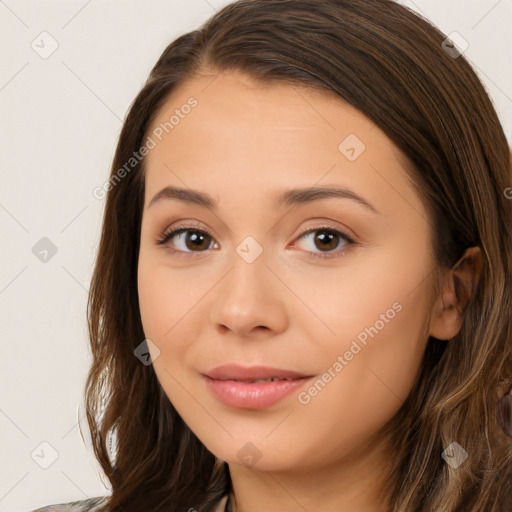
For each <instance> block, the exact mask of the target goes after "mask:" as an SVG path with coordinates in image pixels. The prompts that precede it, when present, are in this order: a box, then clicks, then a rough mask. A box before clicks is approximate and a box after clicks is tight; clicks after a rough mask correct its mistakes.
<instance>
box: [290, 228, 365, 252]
mask: <svg viewBox="0 0 512 512" xmlns="http://www.w3.org/2000/svg"><path fill="white" fill-rule="evenodd" d="M315 233H316V235H315ZM312 235H314V236H312ZM302 239H304V240H307V241H308V242H309V243H308V244H306V245H309V248H308V249H306V251H307V252H309V253H310V254H311V256H312V257H313V258H336V257H340V256H341V254H340V253H344V252H345V251H346V248H347V246H349V245H352V244H354V243H355V241H354V239H353V238H351V237H350V236H348V235H346V234H345V233H342V232H341V231H338V230H337V229H333V228H330V227H327V226H325V227H318V228H314V229H310V230H308V231H306V232H305V233H303V234H302V235H300V237H299V240H302ZM343 241H344V242H345V243H343ZM315 248H318V249H320V251H321V252H320V253H315V252H314V249H315ZM325 251H327V252H325Z"/></svg>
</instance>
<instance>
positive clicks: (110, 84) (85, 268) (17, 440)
mask: <svg viewBox="0 0 512 512" xmlns="http://www.w3.org/2000/svg"><path fill="white" fill-rule="evenodd" d="M228 3H230V2H229V1H220V0H218V1H217V0H167V1H160V0H158V1H157V0H151V1H142V0H124V1H123V2H119V1H117V2H115V1H112V0H80V1H70V0H66V1H64V0H61V1H57V0H55V1H48V0H47V1H41V0H32V1H20V0H0V42H1V50H0V51H1V59H0V159H1V165H0V168H1V178H2V179H1V183H2V185H1V188H0V229H1V240H2V242H1V244H2V245H1V251H0V339H1V344H2V345H1V348H2V357H1V359H0V378H1V387H0V389H1V391H0V393H1V394H0V433H1V436H0V457H1V461H0V512H29V511H30V510H32V509H35V508H37V507H41V506H43V505H47V504H50V503H62V502H67V501H73V500H79V499H86V498H88V497H93V496H100V495H106V494H109V487H108V481H107V479H106V478H105V477H102V473H101V471H100V468H99V465H98V464H97V462H96V460H95V458H94V455H93V452H92V449H91V446H90V440H89V438H88V437H87V436H88V430H87V422H86V420H85V416H84V409H83V396H82V394H83V388H84V384H85V377H86V373H87V370H88V367H89V364H90V361H91V359H90V353H89V347H88V340H87V330H86V301H87V293H88V288H89V282H90V277H91V274H92V269H93V264H94V256H95V252H96V249H97V244H98V240H99V234H100V222H101V216H102V211H103V206H104V200H98V199H96V198H95V197H94V196H93V194H92V191H93V189H94V188H95V187H97V186H101V185H102V184H103V183H104V182H105V181H106V179H107V178H108V174H109V170H110V164H111V162H112V158H113V154H114V149H115V145H116V141H117V137H118V134H119V131H120V128H121V124H122V119H123V118H124V116H125V114H126V112H127V109H128V107H129V105H130V103H131V102H132V100H133V99H134V97H135V96H136V94H137V92H138V91H139V89H140V88H141V87H142V85H143V83H144V81H145V80H146V78H147V76H148V73H149V71H150V70H151V68H152V66H153V65H154V64H155V62H156V60H157V58H158V57H159V56H160V54H161V52H162V51H163V50H164V48H165V47H166V46H167V45H168V44H169V43H170V42H171V41H172V40H173V39H175V38H176V37H177V36H179V35H181V34H183V33H185V32H188V31H191V30H193V29H195V28H197V27H198V25H199V24H200V23H202V22H203V21H205V20H206V19H207V18H208V17H209V16H210V15H212V14H213V13H214V12H215V11H216V10H217V9H219V8H220V7H222V6H224V5H226V4H228ZM401 3H404V4H406V5H408V6H410V7H411V8H412V9H414V10H416V11H418V12H420V13H421V14H423V15H424V16H425V17H427V18H429V19H430V20H431V21H432V22H433V23H434V24H436V25H437V26H438V27H439V28H440V29H441V30H443V31H444V32H445V33H446V34H450V33H452V32H454V31H455V32H458V33H459V34H461V35H462V36H463V38H464V39H465V40H466V41H467V42H468V43H469V47H468V48H467V50H466V51H465V55H466V57H467V58H468V59H469V60H470V62H471V63H472V64H473V66H474V67H475V69H476V71H477V73H478V75H479V76H480V77H481V79H482V80H483V82H484V84H485V85H486V87H487V89H488V91H489V93H490V95H491V97H492V99H493V101H494V103H495V105H496V108H497V110H498V111H499V114H500V117H501V119H502V123H503V125H504V128H505V131H506V133H507V137H508V139H509V141H511V134H512V129H511V127H512V69H511V65H510V62H511V60H510V48H512V31H511V30H510V27H511V24H512V0H499V1H498V0H472V1H468V0H450V1H447V0H414V1H409V0H408V1H404V2H401ZM507 48H509V50H507ZM511 185H512V184H511ZM79 422H80V424H81V426H82V431H83V433H84V439H82V436H81V434H80V429H79Z"/></svg>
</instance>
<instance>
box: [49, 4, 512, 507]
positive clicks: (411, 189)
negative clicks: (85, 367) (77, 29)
mask: <svg viewBox="0 0 512 512" xmlns="http://www.w3.org/2000/svg"><path fill="white" fill-rule="evenodd" d="M511 186H512V174H511V158H510V149H509V147H508V144H507V141H506V138H505V135H504V133H503V130H502V127H501V126H500V124H499V120H498V117H497V115H496V112H495V110H494V107H493V105H492V103H491V101H490V99H489V97H488V96H487V94H486V92H485V89H484V87H483V86H482V84H481V83H480V81H479V80H478V78H477V76H476V75H475V73H474V71H473V70H472V68H471V67H470V65H469V64H468V62H467V61H466V60H465V59H464V57H463V56H462V55H461V53H460V51H458V49H457V46H456V45H454V44H453V43H452V42H451V41H450V40H447V38H446V36H445V35H444V34H442V33H441V32H440V31H439V30H437V29H436V28H434V27H433V26H431V25H430V24H429V23H428V22H426V21H425V20H423V19H421V18H420V17H418V16H417V15H416V14H414V13H413V12H411V11H409V10H408V9H406V8H405V7H403V6H401V5H399V4H395V3H393V2H387V1H383V0H370V1H369V0H350V1H348V0H347V1H342V0H338V1H335V0H323V1H320V2H319V1H314V0H299V1H297V0H279V1H275V0H250V1H249V0H242V1H238V2H235V3H233V4H230V5H228V6H227V7H225V8H223V9H222V10H220V11H219V12H217V13H216V14H215V15H214V16H213V17H212V18H211V19H210V20H208V21H207V22H206V23H205V24H204V25H203V26H202V27H201V29H200V30H196V31H193V32H191V33H189V34H186V35H183V36H182V37H180V38H178V39H177V40H176V41H174V42H173V43H172V44H170V45H169V46H168V47H167V48H166V50H165V51H164V53H163V54H162V56H161V57H160V59H159V60H158V62H157V63H156V65H155V67H154V68H153V70H152V72H151V74H150V77H149V79H148V81H147V83H146V84H145V86H144V87H143V89H142V90H141V92H140V93H139V95H138V96H137V98H136V99H135V101H134V103H133V105H132V106H131V108H130V111H129V113H128V116H127V118H126V120H125V123H124V127H123V130H122V132H121V135H120V139H119V143H118V146H117V151H116V155H115V160H114V163H113V166H112V172H111V176H110V179H109V181H108V182H107V183H106V184H105V186H104V187H102V188H100V189H98V190H97V191H95V194H96V195H97V196H101V194H106V207H105V216H104V221H103V231H102V236H101V241H100V247H99V252H98V255H97V262H96V267H95V271H94V276H93V279H92V286H91V291H90V297H89V308H88V321H89V332H90V341H91V348H92V353H93V357H94V361H93V365H92V367H91V370H90V373H89V376H88V380H87V386H86V403H87V417H88V422H89V427H90V429H91V433H92V439H93V446H94V450H95V454H96V457H97V459H98V461H99V462H100V464H101V465H102V467H103V469H104V471H105V474H106V475H107V477H108V479H109V481H110V483H111V485H112V496H111V497H108V498H107V497H105V498H97V499H91V500H85V501H82V502H77V503H74V504H68V505H67V506H68V507H69V508H66V509H63V508H58V507H55V506H54V507H53V508H52V507H50V508H48V509H46V508H45V509H40V510H41V511H42V510H68V509H69V510H74V511H78V510H98V511H99V510H109V511H113V512H117V511H119V512H120V511H124V512H128V511H141V510H148V511H164V510H165V511H189V512H195V511H198V512H206V511H209V512H211V511H218V512H221V511H223V510H227V511H235V510H236V511H239V512H240V511H244V512H256V511H262V510H264V511H279V512H288V511H296V510H315V511H319V512H327V511H338V510H357V511H361V510H364V511H365V512H374V511H375V512H377V511H379V512H381V511H384V510H385V511H393V512H420V511H423V512H426V511H438V512H455V511H464V512H477V511H482V512H483V511H485V512H504V511H505V510H506V509H507V502H508V498H509V495H508V486H509V481H510V477H511V464H510V462H511V450H510V447H511V438H510V434H511V432H510V424H509V422H510V394H509V390H510V386H511V375H512V368H511V367H512V361H511V354H510V340H511V337H512V336H511V317H510V311H511V293H512V286H511V275H512V273H511V269H510V265H511V247H512V227H511V226H512V205H511V201H510V197H511V195H510V191H511V190H512V189H510V187H511ZM112 443H113V444H114V448H112V446H111V444H112ZM107 445H110V446H107Z"/></svg>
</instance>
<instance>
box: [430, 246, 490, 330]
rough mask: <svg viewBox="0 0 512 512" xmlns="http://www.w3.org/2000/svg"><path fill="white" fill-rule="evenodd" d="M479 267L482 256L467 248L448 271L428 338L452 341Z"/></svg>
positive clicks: (474, 287)
mask: <svg viewBox="0 0 512 512" xmlns="http://www.w3.org/2000/svg"><path fill="white" fill-rule="evenodd" d="M482 266H483V254H482V251H481V249H480V247H470V248H468V249H467V250H466V252H465V253H464V255H463V256H462V257H461V258H460V259H459V261H457V263H455V265H454V266H453V267H452V268H451V269H450V270H449V271H448V274H447V276H446V278H445V282H444V284H443V287H442V289H441V293H440V295H439V297H438V299H437V301H436V303H435V305H434V309H433V311H432V317H431V322H430V333H429V334H430V336H433V337H434V338H437V339H439V340H451V339H452V338H453V337H455V335H456V334H457V333H458V332H459V331H460V329H461V327H462V322H463V320H464V312H465V311H466V308H467V307H468V305H469V303H470V302H471V300H472V298H473V296H474V292H475V290H476V288H477V285H478V281H479V279H480V275H481V272H482Z"/></svg>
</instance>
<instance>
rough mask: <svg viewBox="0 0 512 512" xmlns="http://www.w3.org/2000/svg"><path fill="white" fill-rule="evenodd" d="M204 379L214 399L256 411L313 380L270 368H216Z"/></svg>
mask: <svg viewBox="0 0 512 512" xmlns="http://www.w3.org/2000/svg"><path fill="white" fill-rule="evenodd" d="M202 377H203V379H204V381H205V383H206V387H207V388H208V389H209V390H210V391H211V392H212V394H213V396H215V397H216V398H217V399H218V400H219V401H220V402H221V403H223V404H224V405H227V406H229V407H233V408H237V409H252V410H256V409H265V408H267V407H270V406H272V405H274V404H276V403H277V402H279V401H281V400H282V399H284V398H285V397H287V396H289V395H291V394H292V393H293V391H296V390H298V389H299V388H301V387H302V386H303V385H304V384H305V383H306V382H308V381H310V380H311V379H312V378H313V377H314V376H313V375H305V374H303V373H300V372H297V371H293V370H284V369H279V368H271V367H268V366H252V367H242V366H240V365H232V364H231V365H224V366H219V367H217V368H214V369H213V370H211V371H208V372H207V373H206V374H202Z"/></svg>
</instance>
